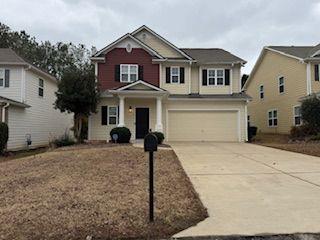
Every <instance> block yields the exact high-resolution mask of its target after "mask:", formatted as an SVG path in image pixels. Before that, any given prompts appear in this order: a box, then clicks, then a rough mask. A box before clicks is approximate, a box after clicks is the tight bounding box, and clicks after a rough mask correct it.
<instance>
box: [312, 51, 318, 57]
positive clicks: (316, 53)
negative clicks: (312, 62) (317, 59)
mask: <svg viewBox="0 0 320 240" xmlns="http://www.w3.org/2000/svg"><path fill="white" fill-rule="evenodd" d="M319 54H320V49H319V50H318V51H316V52H315V53H314V54H312V55H311V57H314V56H317V55H319Z"/></svg>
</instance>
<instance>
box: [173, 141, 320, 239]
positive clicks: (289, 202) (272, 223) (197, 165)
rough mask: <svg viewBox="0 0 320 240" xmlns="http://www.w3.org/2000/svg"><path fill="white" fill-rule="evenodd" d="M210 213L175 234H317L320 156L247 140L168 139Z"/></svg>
mask: <svg viewBox="0 0 320 240" xmlns="http://www.w3.org/2000/svg"><path fill="white" fill-rule="evenodd" d="M170 144H171V146H172V147H173V149H174V151H175V152H176V154H177V155H178V157H179V159H180V161H181V163H182V165H183V167H184V169H185V171H186V172H187V174H188V175H189V177H190V179H191V181H192V183H193V185H194V187H195V189H196V191H197V192H198V193H199V195H200V198H201V200H202V202H203V203H204V205H205V206H206V207H207V208H208V212H209V215H210V217H209V218H207V219H206V220H204V221H203V222H201V223H199V224H198V225H197V226H195V227H191V228H189V229H187V230H185V231H182V232H180V233H178V234H177V235H176V236H175V237H186V236H208V235H233V234H241V235H255V234H261V233H296V232H320V158H318V157H312V156H307V155H303V154H298V153H292V152H287V151H282V150H277V149H273V148H267V147H262V146H258V145H253V144H246V143H170Z"/></svg>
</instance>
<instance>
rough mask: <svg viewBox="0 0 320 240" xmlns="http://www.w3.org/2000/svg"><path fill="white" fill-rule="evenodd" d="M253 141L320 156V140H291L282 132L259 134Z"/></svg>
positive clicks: (267, 145)
mask: <svg viewBox="0 0 320 240" xmlns="http://www.w3.org/2000/svg"><path fill="white" fill-rule="evenodd" d="M253 143H255V144H259V145H263V146H266V147H273V148H277V149H282V150H286V151H291V152H297V153H303V154H307V155H312V156H317V157H320V142H319V141H314V142H313V141H309V142H304V141H301V142H291V141H290V139H289V137H288V136H287V135H280V134H259V135H257V136H256V137H255V139H254V141H253Z"/></svg>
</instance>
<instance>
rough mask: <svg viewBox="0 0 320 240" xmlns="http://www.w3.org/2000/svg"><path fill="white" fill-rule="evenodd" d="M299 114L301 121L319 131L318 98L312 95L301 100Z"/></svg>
mask: <svg viewBox="0 0 320 240" xmlns="http://www.w3.org/2000/svg"><path fill="white" fill-rule="evenodd" d="M301 116H302V120H303V123H304V124H306V125H308V126H309V127H311V128H312V129H313V130H315V131H316V132H318V133H320V99H319V98H317V97H316V96H312V97H310V98H307V99H305V100H303V101H302V104H301Z"/></svg>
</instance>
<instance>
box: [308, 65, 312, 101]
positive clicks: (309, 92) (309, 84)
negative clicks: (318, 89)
mask: <svg viewBox="0 0 320 240" xmlns="http://www.w3.org/2000/svg"><path fill="white" fill-rule="evenodd" d="M311 93H312V84H311V63H307V95H310V94H311Z"/></svg>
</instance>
